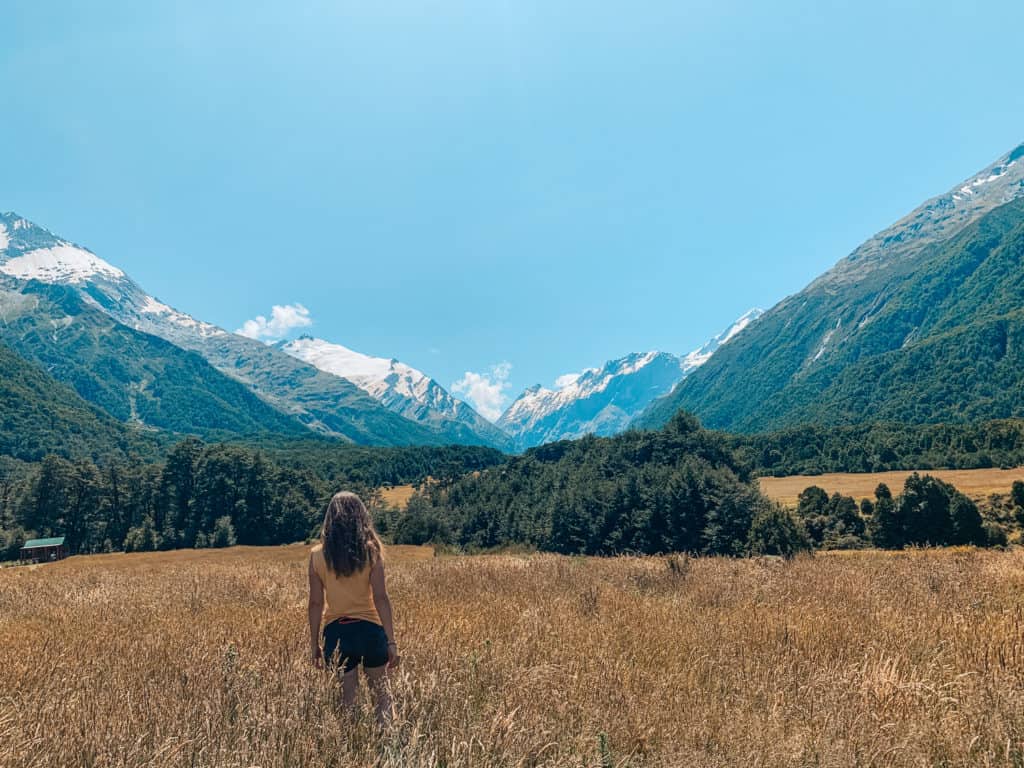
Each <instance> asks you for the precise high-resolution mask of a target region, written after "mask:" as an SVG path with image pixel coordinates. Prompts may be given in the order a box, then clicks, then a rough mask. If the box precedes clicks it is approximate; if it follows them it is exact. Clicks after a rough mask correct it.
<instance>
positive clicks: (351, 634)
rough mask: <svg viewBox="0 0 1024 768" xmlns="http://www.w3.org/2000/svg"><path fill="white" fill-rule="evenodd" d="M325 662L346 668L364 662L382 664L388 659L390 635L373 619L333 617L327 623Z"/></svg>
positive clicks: (349, 670) (325, 628) (381, 665)
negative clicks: (351, 619)
mask: <svg viewBox="0 0 1024 768" xmlns="http://www.w3.org/2000/svg"><path fill="white" fill-rule="evenodd" d="M324 663H325V664H327V665H328V666H331V665H335V664H336V665H337V666H339V667H342V668H343V669H344V670H345V671H346V672H351V671H352V670H353V669H355V668H356V667H358V666H359V665H360V664H362V665H363V666H364V667H369V668H371V669H372V668H374V667H383V666H384V665H386V664H387V663H388V636H387V635H386V634H385V633H384V627H382V626H381V625H380V624H374V623H373V622H372V621H362V620H359V621H350V622H339V621H332V622H331V623H330V624H328V625H327V626H326V627H324Z"/></svg>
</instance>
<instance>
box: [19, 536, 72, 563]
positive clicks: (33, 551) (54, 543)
mask: <svg viewBox="0 0 1024 768" xmlns="http://www.w3.org/2000/svg"><path fill="white" fill-rule="evenodd" d="M67 556H68V552H67V550H66V549H65V548H64V537H63V536H57V537H55V538H52V539H30V540H29V541H26V542H25V544H24V546H22V548H21V557H20V558H19V559H20V561H21V562H22V563H49V562H52V561H54V560H63V559H64V558H65V557H67Z"/></svg>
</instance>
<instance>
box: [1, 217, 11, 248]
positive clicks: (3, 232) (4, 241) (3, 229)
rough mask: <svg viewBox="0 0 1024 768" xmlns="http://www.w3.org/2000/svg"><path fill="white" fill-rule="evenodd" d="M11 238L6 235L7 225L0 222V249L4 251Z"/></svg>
mask: <svg viewBox="0 0 1024 768" xmlns="http://www.w3.org/2000/svg"><path fill="white" fill-rule="evenodd" d="M10 243H11V239H10V238H9V237H8V236H7V227H6V226H4V224H3V223H2V222H0V251H6V250H7V246H8V245H10Z"/></svg>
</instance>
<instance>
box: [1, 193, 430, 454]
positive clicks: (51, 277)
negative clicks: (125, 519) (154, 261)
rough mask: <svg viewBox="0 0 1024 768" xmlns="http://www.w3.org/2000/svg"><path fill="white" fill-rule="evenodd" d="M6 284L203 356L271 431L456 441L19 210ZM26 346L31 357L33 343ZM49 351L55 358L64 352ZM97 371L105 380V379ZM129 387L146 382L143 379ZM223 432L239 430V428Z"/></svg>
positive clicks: (8, 246)
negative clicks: (178, 305) (46, 290)
mask: <svg viewBox="0 0 1024 768" xmlns="http://www.w3.org/2000/svg"><path fill="white" fill-rule="evenodd" d="M0 283H2V286H3V287H5V288H6V289H7V290H8V292H9V293H25V292H26V291H29V290H30V289H29V286H33V285H40V284H44V285H50V286H56V287H61V288H63V289H65V295H66V296H70V295H75V296H77V297H78V298H79V300H80V304H81V307H83V308H88V309H91V310H98V311H100V312H102V313H104V314H105V315H107V316H109V317H110V318H112V319H113V320H115V321H117V323H119V324H120V325H121V326H124V327H126V328H127V329H129V330H132V331H135V332H140V333H141V334H145V335H148V336H150V337H157V338H158V339H162V340H163V341H165V342H169V344H168V346H167V348H166V350H167V351H168V354H174V353H173V352H171V351H170V349H171V348H176V349H178V350H179V351H183V352H182V353H183V354H187V353H197V355H198V356H199V357H201V358H202V359H203V360H205V361H206V362H207V363H209V365H211V366H212V367H213V368H214V369H216V371H217V372H219V373H220V374H222V375H224V376H225V377H227V379H228V382H229V383H230V384H231V385H232V386H234V387H237V390H236V391H235V392H234V393H233V394H232V395H231V396H230V398H228V402H232V403H235V404H236V405H239V406H243V409H249V410H250V411H253V408H254V406H252V405H251V403H249V402H246V401H245V400H244V399H243V398H242V396H241V394H240V393H242V392H245V393H247V394H248V393H251V395H255V398H252V399H254V400H256V401H257V402H260V403H262V405H263V406H265V408H264V410H263V414H262V415H260V416H259V417H257V419H256V420H257V421H259V422H264V424H263V426H264V431H267V430H269V431H282V430H284V431H291V426H288V427H287V428H286V427H285V425H293V422H295V421H297V422H299V423H301V424H303V425H305V427H306V428H307V429H310V430H313V431H316V432H319V433H321V434H326V435H330V436H333V437H338V438H342V439H345V440H348V441H351V442H357V443H363V444H369V445H408V444H431V445H436V444H442V443H445V442H449V441H448V440H447V436H446V435H445V434H443V433H442V432H441V431H439V430H437V429H435V428H433V427H432V426H430V425H425V424H417V423H415V422H413V421H411V420H409V419H405V418H403V417H402V416H400V415H399V414H396V413H393V412H392V411H390V410H388V409H387V408H385V407H384V406H382V405H381V404H380V403H378V402H377V401H375V400H374V399H373V398H371V397H369V396H368V395H367V394H365V393H364V392H363V391H361V390H360V389H359V388H358V387H356V386H355V385H354V384H352V383H351V382H349V381H347V380H345V379H342V378H340V377H338V376H334V375H331V374H327V373H324V372H322V371H319V370H317V369H316V368H314V367H312V366H309V365H306V364H304V363H301V362H300V361H298V360H296V359H294V358H292V357H291V356H289V355H287V354H286V353H284V352H282V351H281V350H277V349H274V348H272V347H268V346H266V345H264V344H262V343H260V342H258V341H253V340H251V339H247V338H243V337H241V336H237V335H235V334H231V333H228V332H226V331H224V330H223V329H221V328H218V327H216V326H214V325H211V324H209V323H204V322H202V321H199V320H196V319H195V318H193V317H190V316H189V315H186V314H184V313H182V312H178V311H177V310H175V309H173V308H172V307H169V306H167V305H166V304H163V303H162V302H160V301H158V300H156V299H155V298H153V297H152V296H150V295H149V294H147V293H146V292H145V291H143V290H142V288H140V287H139V286H138V285H137V284H136V283H135V282H134V281H132V280H131V279H130V278H129V277H128V276H127V275H125V274H124V272H122V271H121V270H120V269H118V268H116V267H114V266H112V265H110V264H108V263H106V262H105V261H103V260H102V259H100V258H99V257H98V256H96V255H95V254H93V253H91V252H89V251H87V250H86V249H84V248H81V247H79V246H76V245H74V244H73V243H70V242H68V241H66V240H63V239H61V238H59V237H57V236H56V235H54V234H53V233H51V232H49V231H48V230H45V229H43V228H42V227H38V226H36V225H35V224H33V223H31V222H29V221H27V220H26V219H23V218H21V217H20V216H18V215H16V214H13V213H7V214H0ZM76 316H77V315H76ZM52 319H53V318H51V320H52ZM60 322H66V321H60ZM122 335H123V334H122ZM22 351H23V352H25V353H26V354H29V351H28V347H25V348H23V349H22ZM51 351H52V352H54V353H55V354H56V353H57V352H59V349H51ZM29 356H31V354H29ZM71 362H73V361H71ZM120 362H122V363H127V362H129V361H126V360H123V359H122V360H121V361H120ZM97 374H98V378H100V379H102V378H103V376H104V375H105V374H100V373H99V372H97ZM132 383H133V385H134V386H136V387H142V386H143V384H144V381H143V379H137V380H134V381H133V382H132ZM239 384H240V385H241V386H238V385H239ZM182 386H183V390H182V392H183V394H187V393H186V390H187V389H188V386H187V385H185V384H184V382H183V383H182ZM210 386H213V387H214V389H215V390H222V389H230V387H226V385H224V384H222V383H217V384H216V385H214V384H213V383H212V381H211V380H209V378H207V379H206V380H205V381H196V382H194V387H193V389H194V390H195V392H196V393H200V399H202V397H203V395H202V393H204V392H207V391H208V388H209V387H210ZM251 395H250V397H251ZM215 397H220V396H219V394H215ZM123 410H124V409H123V408H121V413H122V414H123ZM253 413H254V414H255V411H253ZM269 414H273V415H269ZM177 415H179V416H181V415H182V414H181V413H179V414H177ZM184 415H185V416H187V411H186V412H185V414H184ZM185 420H186V421H187V419H185ZM216 428H217V429H220V428H221V425H218V426H217V427H216ZM225 429H227V431H234V430H235V429H236V427H235V426H231V425H228V426H227V427H225ZM189 431H195V430H189ZM199 431H202V430H199ZM242 431H245V432H248V431H251V430H249V429H248V428H244V429H243V430H242Z"/></svg>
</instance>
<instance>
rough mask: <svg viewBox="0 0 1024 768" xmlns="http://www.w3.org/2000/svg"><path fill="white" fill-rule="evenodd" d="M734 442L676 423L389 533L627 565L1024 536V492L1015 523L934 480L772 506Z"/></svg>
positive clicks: (442, 498) (506, 482) (482, 486)
mask: <svg viewBox="0 0 1024 768" xmlns="http://www.w3.org/2000/svg"><path fill="white" fill-rule="evenodd" d="M752 478H753V476H752V474H751V469H750V466H749V463H747V462H745V461H743V460H741V459H739V458H738V457H737V456H736V454H735V453H734V452H733V450H732V449H731V446H730V440H729V439H728V438H727V437H726V436H723V435H720V434H716V433H713V432H708V431H705V430H703V429H701V428H700V426H699V424H698V423H697V422H696V420H695V419H693V418H692V417H690V416H687V415H685V414H677V416H676V417H674V418H673V420H672V421H671V422H670V423H669V424H668V425H667V426H666V427H665V428H664V429H663V430H660V431H658V432H629V433H626V434H623V435H619V436H617V437H612V438H594V437H589V438H584V439H582V440H578V441H572V442H562V443H553V444H550V445H546V446H542V447H540V448H536V449H532V450H530V451H527V452H526V453H525V454H524V455H523V456H522V457H517V458H513V459H511V460H509V461H508V462H507V463H505V464H502V465H500V466H497V467H493V468H491V469H488V470H485V471H483V472H480V473H477V474H475V475H472V476H467V477H463V478H460V479H458V480H456V481H455V482H452V483H432V484H427V485H425V486H424V487H423V488H422V489H421V490H420V492H419V493H418V494H416V495H415V496H414V497H413V498H412V499H411V500H410V502H409V505H408V507H407V509H406V510H405V511H404V512H397V511H394V510H392V511H390V512H388V513H386V514H384V516H383V518H382V520H381V524H382V528H384V529H385V530H386V531H387V533H388V535H389V536H390V537H391V538H392V539H393V540H394V541H396V542H399V543H408V544H424V543H430V542H433V543H436V544H447V545H455V546H459V547H463V548H468V549H471V550H472V549H490V548H500V547H507V546H524V545H525V546H528V547H534V548H537V549H540V550H545V551H552V552H561V553H565V554H588V555H608V554H618V553H623V552H633V553H638V554H659V553H668V552H689V553H694V554H705V555H730V556H735V555H745V554H766V555H782V556H791V555H793V554H796V553H798V552H802V551H810V550H812V549H858V548H864V547H870V546H874V547H880V548H883V549H902V548H904V547H907V546H915V545H920V546H946V545H958V544H965V545H975V546H992V545H1003V544H1006V542H1007V540H1008V534H1009V533H1010V532H1012V530H1013V529H1014V528H1016V527H1018V526H1019V525H1020V524H1021V523H1022V522H1024V483H1019V484H1017V485H1015V486H1014V493H1013V494H1011V497H1010V499H1008V505H1009V506H1010V507H1011V510H1012V511H1011V512H1010V513H1009V514H1006V515H1004V516H1003V519H1002V520H996V519H990V520H985V519H984V518H983V516H982V514H981V511H980V510H979V508H978V506H977V504H976V503H975V502H974V501H972V500H971V499H970V498H968V497H967V496H965V495H964V494H962V493H960V492H959V491H957V489H956V488H954V487H953V486H951V485H949V484H948V483H945V482H943V481H941V480H939V479H937V478H934V477H931V476H928V475H923V476H922V475H919V474H914V475H911V476H910V477H909V478H908V479H907V481H906V484H905V486H904V488H903V490H902V493H900V494H899V495H898V496H896V497H894V496H893V494H892V493H891V492H890V490H889V489H888V488H887V487H886V486H885V485H880V486H879V487H878V489H877V490H876V492H875V496H874V498H873V499H865V500H862V502H861V503H858V502H857V501H856V500H854V499H853V498H851V497H848V496H842V495H840V494H833V495H831V496H830V495H829V494H828V493H827V492H826V491H824V490H823V489H821V488H819V487H816V486H812V487H810V488H808V489H806V490H805V491H804V492H803V493H802V494H801V495H800V497H799V504H798V506H797V508H796V509H795V510H788V509H785V508H783V507H781V506H780V505H778V504H776V503H774V502H772V501H770V500H768V499H767V498H765V497H764V496H763V495H762V494H761V493H760V491H759V489H758V488H757V486H756V484H755V482H754V481H753V479H752Z"/></svg>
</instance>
